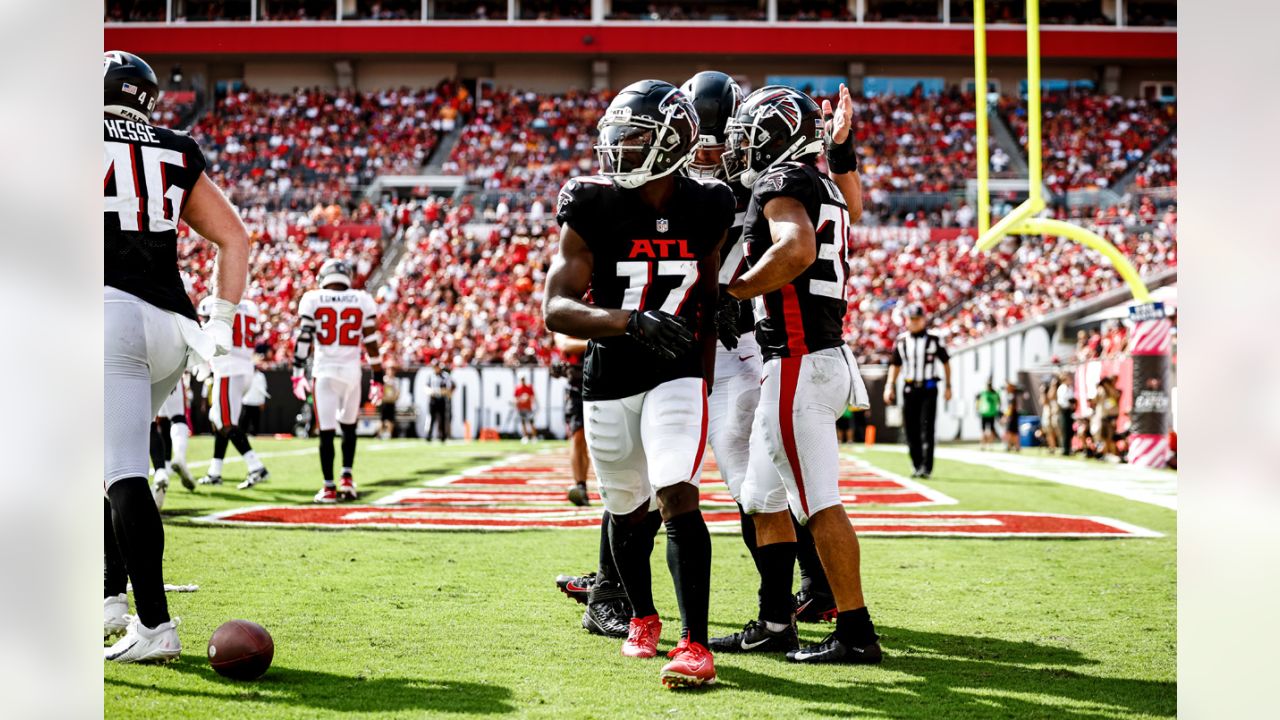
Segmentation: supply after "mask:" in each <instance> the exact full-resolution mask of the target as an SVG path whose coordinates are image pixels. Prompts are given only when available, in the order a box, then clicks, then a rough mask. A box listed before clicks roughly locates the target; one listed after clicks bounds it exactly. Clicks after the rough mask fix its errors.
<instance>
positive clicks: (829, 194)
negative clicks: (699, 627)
mask: <svg viewBox="0 0 1280 720" xmlns="http://www.w3.org/2000/svg"><path fill="white" fill-rule="evenodd" d="M846 92H847V91H843V92H842V98H841V102H842V103H844V102H846V101H845V93H846ZM850 102H851V101H850ZM828 110H829V108H828ZM850 117H851V112H850V113H849V117H846V116H845V113H844V112H843V108H842V113H841V118H840V119H839V123H840V127H839V128H837V130H839V131H841V135H843V137H836V138H833V145H832V152H831V153H829V156H828V157H829V162H830V164H831V169H832V171H833V172H835V173H836V174H837V175H848V174H850V172H851V170H856V163H855V162H854V161H853V160H852V159H851V158H850V157H849V156H850V155H852V150H853V148H852V146H853V142H852V139H851V138H849V137H848V122H849V118H850ZM825 145H826V127H825V125H824V118H823V117H822V111H820V110H819V108H818V106H817V104H816V103H814V102H813V100H812V99H811V98H810V97H809V96H808V95H805V94H804V93H802V92H799V91H797V90H794V89H792V88H787V87H781V86H768V87H764V88H761V89H760V90H757V91H756V92H754V93H752V94H751V95H750V96H748V97H747V98H746V100H744V101H743V103H742V106H741V107H740V108H739V110H738V114H737V116H736V117H734V118H733V120H731V121H730V122H729V138H728V149H727V150H726V152H725V154H724V158H723V160H724V164H725V172H726V176H727V178H728V179H729V180H730V181H738V182H740V183H742V185H743V186H744V187H750V188H751V191H752V195H751V202H750V203H749V204H748V206H747V213H746V218H745V220H744V226H743V240H744V242H745V244H746V248H745V249H746V256H747V264H748V269H747V270H746V271H745V272H743V273H742V274H741V275H739V276H738V277H737V278H736V279H734V280H733V281H732V282H731V283H730V284H729V294H730V295H732V296H733V297H735V298H738V299H740V300H747V299H751V300H753V303H754V310H755V316H756V338H757V340H758V342H759V344H760V348H761V351H762V352H763V353H764V358H765V365H764V382H763V385H762V386H761V388H760V402H759V405H758V407H757V409H756V416H755V421H754V424H753V427H752V431H751V433H752V434H751V454H750V458H749V460H748V462H749V465H750V466H751V467H750V468H749V469H748V472H747V479H746V482H745V484H744V486H743V490H742V497H743V505H744V506H745V508H746V510H747V512H748V513H750V514H752V515H754V518H753V519H754V520H755V524H756V541H757V544H758V545H759V546H760V547H762V548H763V547H766V546H769V545H772V544H775V543H784V544H789V543H794V542H795V541H796V535H795V530H794V527H793V525H792V518H791V517H790V516H789V515H790V514H794V517H795V519H796V520H798V521H799V522H800V523H801V524H803V525H806V526H808V527H809V529H810V530H811V532H812V534H813V539H814V543H815V545H816V547H817V551H818V554H819V556H820V558H821V560H822V566H823V568H824V569H825V570H826V575H827V580H828V582H829V584H830V586H831V589H832V591H833V594H834V596H835V600H836V607H837V610H838V614H837V616H836V628H835V631H834V632H832V633H831V634H830V635H828V636H827V638H826V639H824V640H823V641H822V642H820V643H818V644H817V645H813V646H807V647H802V648H798V649H796V650H791V651H789V652H788V653H787V658H788V659H790V660H792V661H795V662H808V663H832V662H835V663H877V662H880V660H881V651H880V645H879V637H878V636H877V635H876V632H875V627H874V625H873V624H872V622H871V616H870V614H869V612H868V610H867V607H866V602H865V600H864V598H863V594H862V580H861V571H860V567H859V554H858V539H857V535H856V534H855V533H854V530H853V526H852V524H851V523H850V522H849V517H848V515H847V514H846V513H845V510H844V505H843V503H842V501H841V498H840V493H839V460H840V453H839V443H838V440H837V438H836V429H835V421H836V418H837V417H839V416H840V414H841V413H842V412H844V410H845V407H846V405H851V406H853V407H867V406H868V405H869V402H868V398H867V396H866V388H865V386H864V385H863V383H862V378H861V375H860V374H859V372H858V366H857V362H856V361H855V360H854V358H853V354H852V353H851V352H850V350H849V348H848V346H847V345H846V344H845V342H844V339H843V337H842V332H843V327H844V315H845V312H846V310H847V309H848V299H847V296H846V293H847V284H846V282H845V276H846V273H847V270H848V263H847V260H846V254H847V252H848V234H849V223H850V220H851V218H850V215H849V202H848V200H846V197H845V192H844V191H843V190H842V189H841V186H840V185H839V184H837V183H836V182H835V181H833V180H832V179H831V178H829V177H827V176H826V175H824V174H823V173H822V172H820V171H819V170H818V168H817V166H816V162H817V160H818V159H819V157H820V156H821V154H822V153H823V151H824V149H825ZM852 175H853V177H852V178H847V179H846V182H847V181H850V180H852V181H856V179H857V178H856V173H852ZM858 197H859V199H860V195H859V196H858ZM767 465H772V466H773V467H774V468H776V469H777V473H775V474H770V473H766V472H762V471H761V469H762V468H763V467H764V466H767ZM779 479H780V481H778V480H779ZM788 507H789V508H790V511H791V513H790V514H789V513H788ZM789 584H790V583H789V580H788V582H787V585H788V590H787V592H789ZM777 585H778V583H771V584H768V586H767V587H766V585H765V584H762V587H761V591H762V592H765V591H766V590H769V592H772V593H778V594H781V590H780V588H778V587H777ZM761 602H762V605H763V604H764V603H765V599H764V598H762V600H761ZM750 629H751V626H750V625H748V630H750ZM757 629H758V628H757ZM760 634H761V635H766V634H767V633H760Z"/></svg>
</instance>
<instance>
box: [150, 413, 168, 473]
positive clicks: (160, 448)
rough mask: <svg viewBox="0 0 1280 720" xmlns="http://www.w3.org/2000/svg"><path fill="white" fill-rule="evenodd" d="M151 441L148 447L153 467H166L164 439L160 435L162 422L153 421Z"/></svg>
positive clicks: (157, 468)
mask: <svg viewBox="0 0 1280 720" xmlns="http://www.w3.org/2000/svg"><path fill="white" fill-rule="evenodd" d="M150 436H151V442H150V447H149V448H148V449H149V450H150V453H151V467H153V468H155V469H156V470H159V469H160V468H162V467H164V460H165V454H164V439H163V438H161V436H160V423H159V422H153V423H151V433H150Z"/></svg>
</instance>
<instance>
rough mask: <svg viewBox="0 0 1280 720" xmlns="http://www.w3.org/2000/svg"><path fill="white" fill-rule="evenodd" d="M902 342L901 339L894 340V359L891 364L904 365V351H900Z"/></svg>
mask: <svg viewBox="0 0 1280 720" xmlns="http://www.w3.org/2000/svg"><path fill="white" fill-rule="evenodd" d="M901 344H902V342H901V341H900V340H894V341H893V359H892V360H890V361H889V364H890V365H894V366H897V367H901V366H902V353H901V352H899V351H898V346H899V345H901Z"/></svg>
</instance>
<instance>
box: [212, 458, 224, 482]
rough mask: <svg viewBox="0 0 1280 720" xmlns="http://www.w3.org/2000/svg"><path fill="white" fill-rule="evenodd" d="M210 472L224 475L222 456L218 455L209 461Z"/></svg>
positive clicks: (220, 475)
mask: <svg viewBox="0 0 1280 720" xmlns="http://www.w3.org/2000/svg"><path fill="white" fill-rule="evenodd" d="M209 474H210V475H212V476H213V477H222V458H220V457H216V458H214V459H212V460H210V461H209Z"/></svg>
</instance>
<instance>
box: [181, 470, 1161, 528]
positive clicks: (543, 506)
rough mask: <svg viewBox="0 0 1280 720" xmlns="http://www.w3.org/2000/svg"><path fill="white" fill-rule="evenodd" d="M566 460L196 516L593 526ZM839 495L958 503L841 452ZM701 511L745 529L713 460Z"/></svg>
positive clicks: (297, 523)
mask: <svg viewBox="0 0 1280 720" xmlns="http://www.w3.org/2000/svg"><path fill="white" fill-rule="evenodd" d="M569 477H570V475H569V468H568V457H567V455H566V454H565V453H563V452H560V453H554V454H552V453H546V454H540V455H525V456H519V457H514V458H512V459H511V460H509V461H507V462H506V463H503V464H501V465H494V466H488V467H478V468H472V469H469V470H467V471H465V472H464V473H463V474H461V475H453V476H449V477H443V478H439V479H436V480H432V481H430V482H429V483H427V486H426V487H420V488H409V489H406V490H401V491H399V492H397V493H393V494H392V495H389V496H387V497H385V498H382V499H380V500H379V501H378V502H377V504H376V505H358V506H351V505H300V506H299V505H294V506H278V507H254V508H242V509H238V510H230V511H226V512H221V513H216V514H214V515H209V516H207V517H202V518H196V520H195V521H196V522H202V523H217V524H227V525H240V526H245V527H313V528H334V529H337V528H392V529H402V530H477V531H493V530H536V529H573V528H594V527H598V526H599V523H600V504H599V503H600V498H599V495H598V494H595V493H592V494H591V499H592V501H593V502H594V503H595V505H594V506H593V507H588V508H575V507H572V506H570V505H569V504H568V502H567V501H566V500H565V496H564V492H565V488H566V486H567V485H568V484H569V482H570V481H569ZM840 477H841V479H840V487H841V496H842V497H843V498H844V499H845V504H846V505H849V506H856V505H863V506H865V505H896V506H899V507H902V506H916V505H941V504H954V503H955V502H956V501H955V500H953V499H951V498H949V497H947V496H946V495H943V494H941V493H938V492H937V491H935V490H933V489H932V488H928V487H926V486H924V485H921V484H919V483H916V482H914V481H911V480H907V479H905V478H899V477H896V476H893V475H892V474H890V473H885V472H883V471H880V470H878V469H877V468H874V467H872V466H870V465H868V464H866V463H863V462H861V461H858V460H854V459H849V458H842V459H841V475H840ZM702 513H703V517H705V518H706V520H707V525H708V526H709V528H710V530H711V532H714V533H721V534H733V533H737V532H739V520H738V510H737V506H736V505H735V504H734V501H733V498H732V497H730V495H729V493H728V491H727V489H726V488H725V487H724V483H723V481H721V480H720V476H719V471H718V469H717V468H716V465H715V462H714V460H711V459H708V461H707V463H706V465H705V466H704V468H703V473H702ZM849 518H850V520H851V521H852V522H853V525H854V527H855V528H856V529H857V531H858V532H859V533H860V534H862V535H868V536H890V537H983V538H1002V537H1021V538H1037V537H1040V538H1055V537H1056V538H1121V537H1158V536H1159V533H1155V532H1152V531H1150V530H1146V529H1143V528H1139V527H1134V526H1132V525H1127V524H1125V523H1121V522H1118V521H1115V520H1109V519H1106V518H1097V517H1083V516H1073V515H1054V514H1047V513H1021V512H901V511H896V510H895V511H862V510H859V511H853V512H850V513H849Z"/></svg>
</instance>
